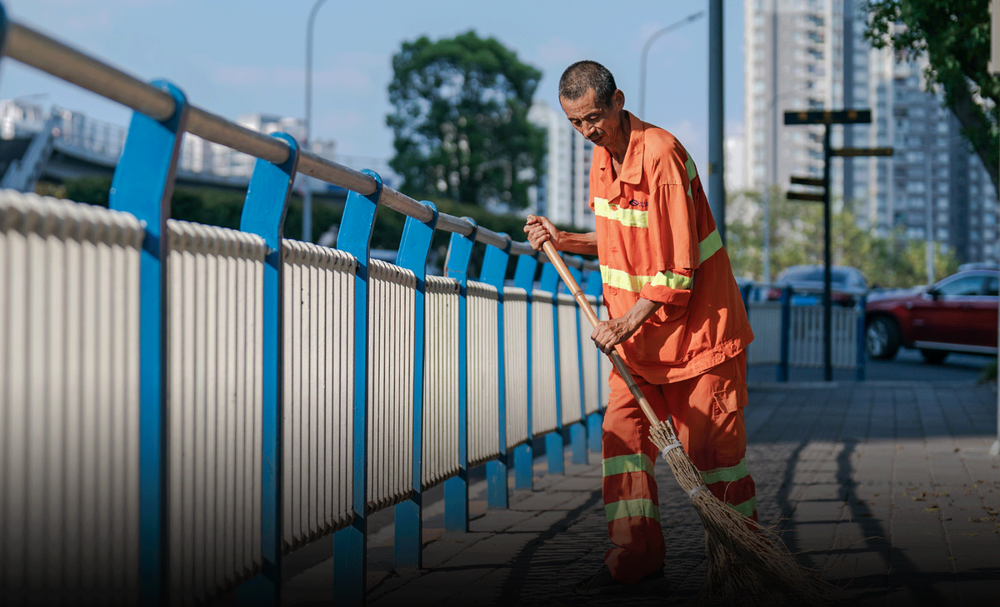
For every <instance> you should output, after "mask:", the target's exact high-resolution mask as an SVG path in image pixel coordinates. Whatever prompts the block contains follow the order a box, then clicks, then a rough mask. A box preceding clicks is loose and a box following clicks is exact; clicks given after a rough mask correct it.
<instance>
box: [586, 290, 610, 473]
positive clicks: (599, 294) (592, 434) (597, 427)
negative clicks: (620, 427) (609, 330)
mask: <svg viewBox="0 0 1000 607" xmlns="http://www.w3.org/2000/svg"><path fill="white" fill-rule="evenodd" d="M584 291H585V292H586V293H587V295H590V296H593V297H594V298H596V299H597V309H600V306H601V305H602V302H603V301H604V284H603V283H602V281H601V273H600V272H597V271H590V272H587V286H586V287H584ZM595 311H596V310H595ZM592 332H593V331H592V329H591V327H590V323H586V324H585V325H581V331H580V339H581V341H583V343H584V345H583V347H585V348H587V347H589V348H596V346H595V345H594V342H593V341H591V339H590V335H591V333H592ZM605 361H606V359H605V357H604V354H603V353H599V354H598V357H597V376H598V377H597V406H598V410H603V409H604V408H605V407H606V406H607V402H608V395H607V394H605V392H606V389H605V387H606V382H607V374H606V373H604V371H603V370H604V368H605V365H604V363H605ZM584 398H586V395H584ZM603 421H604V417H603V416H602V415H601V414H600V413H591V414H590V415H588V416H587V443H588V445H587V446H588V448H589V449H590V450H591V451H593V452H594V453H600V452H601V424H602V423H603Z"/></svg>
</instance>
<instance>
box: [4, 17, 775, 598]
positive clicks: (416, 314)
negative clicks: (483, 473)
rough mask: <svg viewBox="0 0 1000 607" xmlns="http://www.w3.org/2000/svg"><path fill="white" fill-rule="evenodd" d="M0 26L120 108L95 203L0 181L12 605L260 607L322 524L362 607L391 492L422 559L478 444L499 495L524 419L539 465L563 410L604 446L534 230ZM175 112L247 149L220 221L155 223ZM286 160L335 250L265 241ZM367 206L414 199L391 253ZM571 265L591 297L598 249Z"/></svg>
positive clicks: (523, 477) (593, 376) (595, 387)
mask: <svg viewBox="0 0 1000 607" xmlns="http://www.w3.org/2000/svg"><path fill="white" fill-rule="evenodd" d="M0 34H2V35H4V36H5V40H4V47H3V51H4V53H3V54H4V56H5V57H9V58H12V59H14V60H17V61H20V62H22V63H25V64H28V65H32V66H34V67H36V68H38V69H40V70H43V71H45V72H48V73H50V74H52V75H55V76H57V77H60V78H62V79H64V80H67V81H69V82H73V83H75V84H78V85H80V86H82V87H84V88H86V89H88V90H91V91H93V92H96V93H98V94H101V95H104V96H105V97H107V98H109V99H112V100H115V101H117V102H119V103H122V104H124V105H126V106H128V107H130V108H132V109H133V110H135V113H134V114H133V118H132V122H131V125H130V127H129V130H128V134H127V137H126V140H125V144H124V147H123V151H122V155H121V159H120V161H119V162H118V165H117V167H116V170H115V174H114V180H113V183H112V192H111V196H110V207H111V208H110V209H99V208H93V207H88V206H86V205H77V204H73V203H70V202H65V201H56V200H53V199H43V198H40V197H38V196H35V195H32V194H18V193H14V192H10V191H6V192H3V193H0V285H2V291H3V294H2V296H0V387H2V390H3V392H2V395H0V398H2V399H3V411H4V413H3V415H0V444H3V445H4V448H3V449H2V450H0V457H2V460H0V470H2V472H0V474H2V477H0V483H2V492H0V518H2V526H3V528H2V538H3V539H2V545H0V592H2V595H3V597H4V599H5V602H7V603H11V604H16V603H18V602H22V601H31V602H35V601H42V602H44V601H46V600H51V601H53V602H54V601H66V602H102V603H103V602H122V603H134V602H141V603H142V604H154V603H159V602H200V601H206V600H209V599H211V598H212V597H214V596H217V595H219V594H220V593H223V592H226V591H228V590H231V589H233V588H237V587H239V588H240V592H241V594H240V596H241V599H246V600H247V601H249V602H261V601H262V600H263V602H270V603H273V604H276V603H277V601H278V597H279V594H280V580H281V561H282V556H283V555H284V554H286V553H288V552H289V551H292V550H294V549H296V548H297V547H299V546H301V545H303V544H305V543H307V542H309V541H312V540H314V539H316V538H318V537H320V536H323V535H327V534H334V546H335V554H334V563H335V580H334V586H335V588H336V593H337V595H336V596H337V599H338V600H339V601H342V602H344V603H349V604H360V603H363V602H364V599H365V578H366V575H365V562H366V535H367V524H366V523H367V517H368V516H369V515H370V514H371V513H373V512H376V511H378V510H380V509H384V508H388V507H394V508H395V513H394V514H395V527H396V542H395V558H396V564H397V566H419V565H420V562H421V561H420V559H421V556H420V552H421V508H422V499H421V497H422V494H423V492H424V491H426V490H427V489H428V488H429V487H432V486H435V485H437V484H439V483H444V484H445V501H446V525H447V526H448V528H450V529H453V530H467V528H468V471H469V468H470V467H472V466H476V465H481V464H486V465H487V471H488V474H487V477H488V481H489V505H490V506H491V507H501V508H502V507H505V506H506V500H507V490H508V469H509V468H513V470H514V477H515V483H516V485H517V486H518V487H521V488H530V487H531V482H532V479H531V474H532V473H531V460H532V452H531V446H530V445H531V440H530V439H532V438H533V437H540V436H543V435H544V436H545V440H546V452H547V457H548V463H549V469H550V470H551V471H554V472H558V471H561V470H562V466H563V453H564V450H563V438H562V433H563V430H565V431H566V432H567V433H568V434H569V436H570V443H571V452H572V458H573V460H574V461H576V462H586V461H587V451H588V448H590V449H592V450H599V449H600V415H599V410H600V407H601V403H602V402H604V400H605V396H606V394H607V387H606V386H605V385H604V384H603V382H601V381H600V380H599V378H601V377H607V374H608V371H609V368H608V367H607V366H606V364H605V361H604V360H603V357H600V358H599V357H598V352H597V350H596V349H595V348H592V347H589V342H588V340H587V339H586V337H587V335H588V333H581V322H580V318H579V313H578V311H577V309H576V307H575V303H574V302H573V299H572V298H571V297H568V296H566V295H565V294H560V293H559V284H558V283H559V278H558V275H557V274H556V272H555V270H554V268H553V267H552V266H551V265H548V264H546V263H545V260H544V259H540V258H539V256H538V255H537V254H536V253H535V252H534V251H533V250H532V249H531V248H530V247H529V246H528V245H527V244H525V243H518V242H513V241H512V240H511V239H510V237H509V236H507V235H505V234H497V233H495V232H493V231H491V230H489V229H488V228H486V227H483V226H477V225H475V224H474V223H473V222H472V221H470V220H467V219H461V218H457V217H453V216H450V215H447V214H444V213H439V212H438V211H437V210H436V209H435V207H434V206H433V204H430V203H426V202H418V201H416V200H413V199H412V198H410V197H408V196H406V195H404V194H402V193H400V192H397V191H395V190H393V189H391V188H389V187H385V186H383V184H382V183H381V180H380V178H379V176H378V175H377V174H375V173H372V172H369V171H361V172H359V171H356V170H353V169H351V168H348V167H345V166H342V165H340V164H337V163H335V162H331V161H329V160H326V159H323V158H320V157H318V156H316V155H314V154H311V153H309V152H308V151H305V150H300V149H299V148H298V146H297V143H296V142H295V140H294V139H293V138H291V137H290V136H288V135H285V134H276V135H275V136H273V137H268V136H265V135H262V134H260V133H256V132H254V131H250V130H248V129H246V128H243V127H241V126H238V125H236V124H233V123H232V122H229V121H227V120H225V119H223V118H221V117H219V116H216V115H214V114H212V113H210V112H208V111H206V110H203V109H200V108H198V107H196V106H194V105H192V104H190V103H189V102H188V101H187V99H186V98H185V96H184V94H183V92H182V91H181V90H180V89H178V88H177V87H175V86H173V85H172V84H169V83H166V82H156V83H153V84H147V83H144V82H141V81H139V80H138V79H136V78H134V77H132V76H130V75H128V74H126V73H124V72H122V71H120V70H117V69H115V68H113V67H110V66H108V65H106V64H105V63H103V62H101V61H99V60H97V59H95V58H93V57H90V56H88V55H86V54H83V53H81V52H78V51H76V50H73V49H71V48H69V47H67V46H65V45H63V44H61V43H59V42H58V41H56V40H53V39H51V38H48V37H46V36H45V35H43V34H40V33H39V32H37V31H35V30H33V29H31V28H29V27H26V26H24V25H22V24H19V23H16V22H7V21H6V20H5V18H4V16H3V14H2V11H0ZM185 132H189V133H193V134H196V135H198V136H200V137H202V138H204V139H207V140H209V141H212V142H214V143H217V144H220V145H225V146H228V147H230V148H232V149H234V150H237V151H240V152H243V153H247V154H251V155H253V156H254V157H256V158H257V159H258V160H257V161H256V165H255V167H254V171H253V174H252V177H251V180H250V184H249V187H248V190H247V195H246V201H245V204H244V209H243V217H242V221H241V229H240V230H238V231H237V230H227V229H223V228H216V227H211V226H204V225H198V224H191V223H186V222H180V221H175V220H172V219H170V206H169V200H170V192H171V189H172V185H173V180H174V177H175V174H176V169H177V157H178V149H179V146H180V140H181V137H182V135H183V134H184V133H185ZM297 173H304V174H307V175H310V176H312V177H315V178H317V179H320V180H323V181H325V182H327V183H330V184H335V185H337V186H340V187H344V188H347V189H348V190H350V195H349V197H348V201H347V206H346V208H345V212H344V218H343V222H342V225H343V226H350V229H341V230H340V238H339V242H338V249H337V250H334V249H329V248H326V247H320V246H316V245H312V244H309V243H303V242H296V241H291V240H284V239H282V237H281V233H282V223H283V219H284V213H285V209H286V206H287V201H288V198H289V193H290V188H291V185H292V183H293V181H294V178H295V175H296V174H297ZM379 207H388V208H390V209H392V210H394V211H397V212H401V213H404V214H405V215H406V216H407V222H406V228H405V231H404V235H403V239H402V242H401V244H400V247H399V248H400V252H399V257H398V258H397V260H396V263H395V264H388V263H384V262H380V261H377V260H372V259H370V258H369V242H370V237H371V230H372V227H373V223H374V218H375V214H376V211H377V209H378V208H379ZM435 230H445V231H447V232H450V233H451V242H450V247H449V255H448V261H447V265H446V274H447V276H445V277H432V276H426V275H425V272H424V267H425V262H426V257H427V253H428V249H429V246H430V241H431V236H432V234H433V232H434V231H435ZM477 244H481V245H484V246H485V248H486V252H485V259H484V263H483V270H482V272H481V274H480V276H479V277H478V280H472V279H471V277H470V276H469V275H468V272H467V269H468V262H469V259H470V255H471V252H472V249H473V247H474V246H477ZM512 256H513V257H514V258H515V260H516V261H515V260H511V257H512ZM567 262H568V264H569V265H570V266H571V268H572V271H573V272H574V273H575V276H576V278H577V280H578V281H580V282H581V283H582V284H585V285H586V288H587V291H588V293H589V294H590V296H591V297H592V298H593V303H594V304H595V305H596V304H597V303H598V297H597V296H598V295H599V294H600V292H601V283H600V275H599V273H597V272H595V270H597V267H596V264H594V263H592V262H584V261H582V260H581V259H579V258H569V259H568V260H567ZM510 263H515V264H516V272H515V279H514V283H515V286H513V287H512V286H508V285H505V284H504V277H505V275H506V270H507V267H508V265H509V264H510ZM539 266H541V268H540V272H541V279H540V284H538V285H537V288H536V281H535V276H536V274H537V273H538V271H539ZM584 278H586V280H584ZM751 314H752V317H755V316H758V315H759V316H760V317H761V318H762V319H763V318H765V317H766V316H765V315H764V312H763V311H761V312H760V313H759V314H757V313H755V312H754V310H753V308H752V307H751ZM602 315H603V316H604V317H606V311H604V310H602ZM762 356H764V358H766V356H765V355H762ZM333 593H334V588H331V597H333Z"/></svg>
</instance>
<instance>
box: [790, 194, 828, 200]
mask: <svg viewBox="0 0 1000 607" xmlns="http://www.w3.org/2000/svg"><path fill="white" fill-rule="evenodd" d="M824 196H825V194H812V193H810V192H789V193H788V199H789V200H808V201H809V202H825V198H824Z"/></svg>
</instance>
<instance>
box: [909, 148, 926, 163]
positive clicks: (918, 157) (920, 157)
mask: <svg viewBox="0 0 1000 607" xmlns="http://www.w3.org/2000/svg"><path fill="white" fill-rule="evenodd" d="M906 161H907V162H923V161H924V153H923V152H921V151H917V150H910V151H908V152H907V153H906Z"/></svg>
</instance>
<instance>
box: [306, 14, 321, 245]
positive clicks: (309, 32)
mask: <svg viewBox="0 0 1000 607" xmlns="http://www.w3.org/2000/svg"><path fill="white" fill-rule="evenodd" d="M325 2H326V0H316V3H315V4H313V7H312V10H310V11H309V21H308V23H307V24H306V120H305V135H304V136H303V137H302V149H304V150H308V149H309V136H310V134H311V133H310V132H309V131H310V129H311V128H312V48H313V25H314V24H315V22H316V13H318V12H319V8H320V7H321V6H323V4H324V3H325ZM309 179H310V178H309V177H303V179H302V183H303V185H304V186H305V192H304V193H303V194H302V241H303V242H312V188H311V187H310V185H309Z"/></svg>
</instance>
